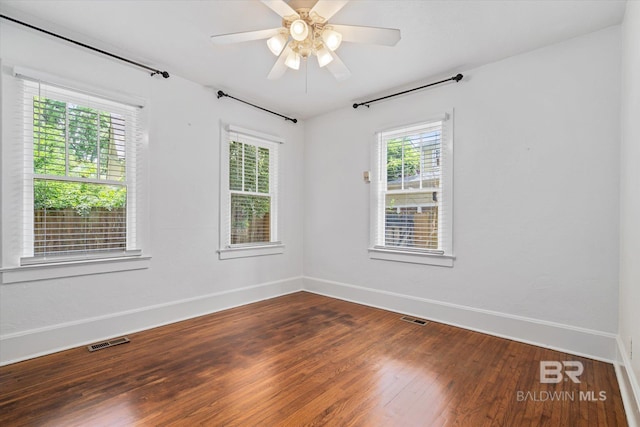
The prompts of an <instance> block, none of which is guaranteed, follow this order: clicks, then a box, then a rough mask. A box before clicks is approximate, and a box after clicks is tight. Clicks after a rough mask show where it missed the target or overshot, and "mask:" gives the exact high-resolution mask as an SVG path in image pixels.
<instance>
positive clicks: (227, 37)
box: [211, 28, 280, 45]
mask: <svg viewBox="0 0 640 427" xmlns="http://www.w3.org/2000/svg"><path fill="white" fill-rule="evenodd" d="M279 32H280V28H271V29H268V30H258V31H244V32H241V33H229V34H220V35H217V36H211V42H212V43H213V44H220V45H222V44H231V43H241V42H250V41H252V40H262V39H268V38H269V37H273V36H275V35H276V34H278V33H279Z"/></svg>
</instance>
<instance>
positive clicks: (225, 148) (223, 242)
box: [216, 123, 285, 260]
mask: <svg viewBox="0 0 640 427" xmlns="http://www.w3.org/2000/svg"><path fill="white" fill-rule="evenodd" d="M230 133H237V134H241V135H244V136H246V137H249V138H251V139H253V140H255V144H254V141H252V142H251V144H253V145H256V146H257V147H264V148H268V149H269V150H270V151H271V150H272V149H275V153H276V158H275V159H274V164H275V168H276V170H275V171H272V170H271V169H270V170H269V178H270V182H275V187H272V188H270V189H269V192H270V194H271V195H272V198H273V200H272V202H271V209H272V210H271V211H270V220H271V227H272V229H271V230H272V233H273V236H275V237H272V241H271V242H264V243H255V244H254V243H244V244H235V245H231V244H230V243H229V241H230V233H231V227H230V224H229V223H228V220H229V216H230V212H229V210H230V209H231V193H232V191H233V190H231V189H230V188H229V144H230V142H231V138H230V136H229V134H230ZM239 142H242V141H239ZM281 144H284V139H282V138H279V137H277V136H273V135H269V134H266V133H262V132H258V131H254V130H250V129H245V128H242V127H239V126H235V125H231V124H224V123H220V210H219V218H220V225H219V246H218V250H217V251H216V252H217V253H218V258H219V259H220V260H226V259H236V258H247V257H256V256H265V255H277V254H282V253H284V250H285V245H284V244H283V243H282V242H281V241H280V240H279V239H278V238H279V233H278V228H279V227H278V222H279V216H278V208H279V199H280V195H279V193H280V186H279V182H278V179H279V178H278V176H279V173H278V170H277V169H278V167H279V166H278V164H279V162H280V148H279V145H281ZM270 166H272V165H270ZM274 178H275V179H274Z"/></svg>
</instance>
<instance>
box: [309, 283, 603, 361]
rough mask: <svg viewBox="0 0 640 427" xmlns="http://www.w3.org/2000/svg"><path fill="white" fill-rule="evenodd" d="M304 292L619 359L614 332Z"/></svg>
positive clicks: (392, 297)
mask: <svg viewBox="0 0 640 427" xmlns="http://www.w3.org/2000/svg"><path fill="white" fill-rule="evenodd" d="M304 290H305V291H309V292H313V293H317V294H321V295H325V296H328V297H333V298H338V299H342V300H345V301H351V302H355V303H358V304H364V305H368V306H371V307H377V308H381V309H384V310H390V311H395V312H398V313H402V314H408V315H411V316H416V317H421V318H423V319H428V320H433V321H435V322H440V323H445V324H448V325H452V326H458V327H461V328H464V329H469V330H472V331H477V332H482V333H485V334H489V335H494V336H497V337H501V338H507V339H510V340H514V341H520V342H523V343H527V344H533V345H537V346H540V347H546V348H550V349H553V350H558V351H562V352H565V353H570V354H574V355H577V356H584V357H589V358H591V359H596V360H601V361H605V362H608V363H613V362H614V360H616V335H615V334H612V333H607V332H601V331H595V330H591V329H585V328H578V327H575V326H570V325H563V324H560V323H554V322H548V321H542V320H537V319H531V318H527V317H522V316H515V315H512V314H506V313H500V312H496V311H490V310H483V309H478V308H474V307H468V306H463V305H457V304H451V303H445V302H441V301H435V300H429V299H425V298H418V297H413V296H409V295H402V294H397V293H394V292H389V291H381V290H376V289H370V288H364V287H361V286H355V285H349V284H345V283H338V282H333V281H328V280H322V279H316V278H312V277H305V278H304Z"/></svg>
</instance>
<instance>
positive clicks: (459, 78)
mask: <svg viewBox="0 0 640 427" xmlns="http://www.w3.org/2000/svg"><path fill="white" fill-rule="evenodd" d="M462 77H463V76H462V74H458V75H456V76H453V77H451V78H448V79H445V80H440V81H439V82H435V83H429V84H428V85H424V86H420V87H416V88H413V89H409V90H405V91H402V92H398V93H394V94H392V95H387V96H383V97H381V98H376V99H372V100H371V101H366V102H361V103H359V104H353V108H358V107H359V106H361V105H366V106H367V108H369V104H371V103H372V102H376V101H382V100H383V99H387V98H391V97H394V96H398V95H404V94H405V93H409V92H413V91H414V90H420V89H424V88H425V87H429V86H435V85H439V84H440V83H444V82H449V81H451V80H455V81H456V82H459V81H460V80H462Z"/></svg>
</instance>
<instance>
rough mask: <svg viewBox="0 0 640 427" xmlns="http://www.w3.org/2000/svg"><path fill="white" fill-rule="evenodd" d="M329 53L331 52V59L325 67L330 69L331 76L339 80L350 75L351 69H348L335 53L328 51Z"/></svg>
mask: <svg viewBox="0 0 640 427" xmlns="http://www.w3.org/2000/svg"><path fill="white" fill-rule="evenodd" d="M329 53H331V56H332V57H333V61H331V62H329V63H328V64H327V68H328V69H329V71H331V74H333V77H335V78H336V80H337V81H339V82H341V81H344V80H346V79H348V78H349V77H350V76H351V71H349V69H348V68H347V66H346V65H344V62H342V60H341V59H340V57H339V56H338V55H336V53H335V52H331V51H329Z"/></svg>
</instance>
